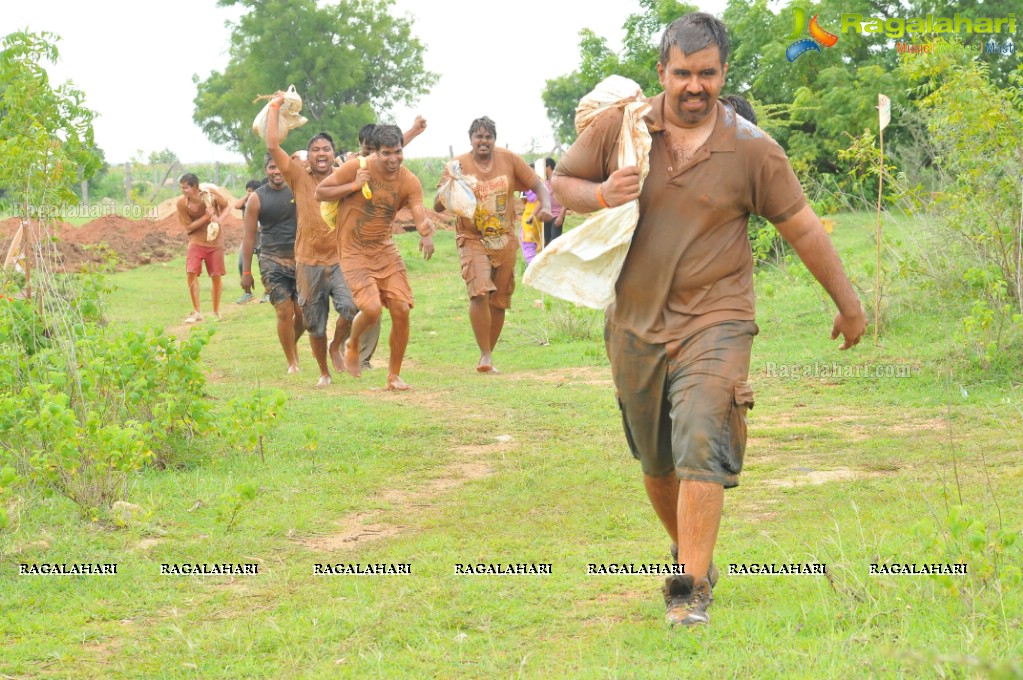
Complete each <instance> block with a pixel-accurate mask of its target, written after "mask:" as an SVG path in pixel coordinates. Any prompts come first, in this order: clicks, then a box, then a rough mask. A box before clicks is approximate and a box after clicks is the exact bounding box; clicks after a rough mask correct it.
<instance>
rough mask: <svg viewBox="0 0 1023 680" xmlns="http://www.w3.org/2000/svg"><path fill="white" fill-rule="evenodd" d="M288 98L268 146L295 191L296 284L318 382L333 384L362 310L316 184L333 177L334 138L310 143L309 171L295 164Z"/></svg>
mask: <svg viewBox="0 0 1023 680" xmlns="http://www.w3.org/2000/svg"><path fill="white" fill-rule="evenodd" d="M283 102H284V94H283V93H280V92H278V93H277V95H276V96H275V97H274V99H272V100H271V101H270V115H269V116H267V123H266V148H267V151H269V152H270V155H271V156H272V157H273V161H274V163H276V164H277V167H278V169H279V170H280V171H281V174H282V175H284V181H285V182H287V184H288V186H289V187H291V191H292V193H293V194H294V195H295V209H296V212H297V217H298V229H297V231H296V232H295V285H296V288H297V290H298V304H299V306H300V307H301V308H302V318H303V320H304V321H305V328H306V331H308V333H309V344H310V346H311V347H312V350H313V357H314V358H315V359H316V364H317V365H318V366H319V367H320V380H319V382H318V383H317V384H316V385H317V387H325V386H326V385H329V384H330V382H331V378H330V368H329V367H328V365H327V354H328V351H329V354H330V358H331V361H332V362H333V363H334V369H335V370H337V371H343V370H344V363H343V361H342V357H341V343H342V342H344V340H345V338H346V337H348V332H349V331H350V330H351V323H352V319H354V318H355V315H356V314H357V313H358V311H359V310H358V308H357V307H356V306H355V302H354V300H353V299H352V293H351V291H350V290H349V289H348V285H347V284H346V283H345V279H344V276H343V275H342V274H341V266H340V264H339V262H338V257H337V235H336V234H334V233H333V231H332V230H331V229H330V228H328V227H327V223H326V222H324V221H323V216H322V215H321V214H320V202H319V201H317V200H316V198H315V196H314V194H315V193H316V185H317V184H319V183H320V182H322V181H323V180H324V179H326V178H327V176H328V175H330V172H331V165H332V164H333V163H334V140H333V139H331V137H330V135H328V134H327V133H325V132H321V133H319V134H317V135H314V136H313V137H312V139H310V140H309V144H308V145H307V146H306V153H307V161H308V163H309V167H308V169H307V168H306V167H304V166H303V165H302V164H301V163H294V162H292V160H291V157H290V156H288V153H287V152H286V151H285V150H284V149H282V148H281V145H280V131H279V129H278V125H279V124H278V115H277V114H278V111H279V110H280V107H281V104H282V103H283ZM331 302H333V303H334V309H335V310H336V311H337V313H338V319H337V321H336V323H335V325H334V337H333V338H332V339H331V341H330V346H329V348H328V346H327V318H328V314H329V312H330V304H331Z"/></svg>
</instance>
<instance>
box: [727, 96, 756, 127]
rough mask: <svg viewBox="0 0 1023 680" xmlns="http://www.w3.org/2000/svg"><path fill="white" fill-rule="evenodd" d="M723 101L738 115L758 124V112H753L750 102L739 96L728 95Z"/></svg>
mask: <svg viewBox="0 0 1023 680" xmlns="http://www.w3.org/2000/svg"><path fill="white" fill-rule="evenodd" d="M721 101H723V102H725V103H726V104H728V105H729V106H731V107H732V108H733V109H734V110H735V112H736V113H737V114H739V115H740V116H742V117H743V118H745V119H746V120H748V121H749V122H751V123H753V124H754V125H756V124H757V112H756V111H754V110H753V105H752V104H750V103H749V101H748V100H747V99H746V98H745V97H742V96H740V95H737V94H726V95H724V96H723V97H721Z"/></svg>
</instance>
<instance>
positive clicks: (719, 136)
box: [553, 13, 866, 625]
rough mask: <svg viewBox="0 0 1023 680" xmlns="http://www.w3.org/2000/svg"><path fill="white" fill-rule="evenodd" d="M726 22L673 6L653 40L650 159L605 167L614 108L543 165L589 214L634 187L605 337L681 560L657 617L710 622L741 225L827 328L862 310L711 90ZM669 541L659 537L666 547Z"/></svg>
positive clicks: (735, 453)
mask: <svg viewBox="0 0 1023 680" xmlns="http://www.w3.org/2000/svg"><path fill="white" fill-rule="evenodd" d="M727 60H728V35H727V32H726V29H725V26H724V24H723V23H722V22H721V21H719V20H718V19H715V18H714V17H712V16H710V15H708V14H703V13H693V14H687V15H685V16H683V17H681V18H679V19H677V20H675V21H674V22H673V23H672V24H671V25H670V26H669V27H668V29H667V30H666V31H665V33H664V35H663V37H662V39H661V53H660V59H659V61H658V64H657V73H658V77H659V79H660V83H661V85H662V87H663V88H664V92H663V93H662V94H660V95H657V96H656V97H653V98H651V99H650V100H649V103H650V105H651V111H650V112H649V113H647V114H646V116H645V122H646V126H647V128H648V130H649V131H650V134H651V138H652V143H651V148H650V155H649V167H650V172H649V175H648V176H647V177H646V180H645V181H644V182H643V184H642V191H641V190H640V173H639V170H638V169H637V168H636V167H622V168H619V167H617V165H618V164H617V148H616V147H617V141H618V135H619V131H620V129H621V125H622V111H621V109H617V108H616V109H612V110H610V111H608V112H607V113H605V114H603V115H602V116H601V117H600V118H598V119H597V120H596V121H594V122H593V123H592V124H591V125H589V127H587V128H586V130H585V131H584V132H583V133H582V134H581V135H580V137H579V139H578V140H577V141H576V143H575V144H573V145H572V148H571V149H570V150H569V152H568V153H567V154H566V155H565V156H564V157H563V158H562V159H561V162H560V164H559V165H558V167H557V169H556V170H555V173H554V181H553V187H554V192H555V194H557V197H558V200H559V201H560V202H561V203H562V204H563V205H564V206H565V207H566V208H568V209H570V210H573V211H578V212H592V211H595V210H600V209H601V208H607V207H615V206H619V205H623V204H625V203H627V202H629V201H633V200H636V199H637V198H638V199H639V222H638V224H637V226H636V230H635V233H634V235H633V237H632V244H631V246H630V248H629V251H628V255H627V256H626V259H625V262H624V265H623V266H622V270H621V274H620V276H619V277H618V280H617V284H616V287H615V295H616V301H615V302H614V303H613V304H612V305H611V306H610V307H608V309H607V312H606V316H607V321H606V326H605V333H604V335H605V342H606V345H607V352H608V357H609V358H610V360H611V371H612V375H613V377H614V382H615V387H616V391H617V393H618V399H619V404H620V406H621V409H622V415H623V421H624V425H625V434H626V439H627V440H628V443H629V446H630V448H631V450H632V453H633V455H634V456H635V457H636V458H637V459H639V460H640V462H641V465H642V469H643V475H644V480H643V481H644V485H645V487H646V492H647V495H648V497H649V498H650V502H651V504H652V505H653V507H654V510H655V511H656V513H657V515H658V517H659V518H660V520H661V522H662V523H663V524H664V527H665V529H666V530H667V532H668V535H669V536H670V537H671V539H672V541H673V543H674V544H675V545H677V546H678V548H677V550H678V558H677V560H678V563H679V564H683V565H684V573H683V574H678V575H673V576H671V577H669V578H668V579H667V581H666V583H665V585H664V587H663V594H664V600H665V604H666V607H667V615H666V617H667V620H668V622H669V623H671V624H682V625H693V624H701V623H709V622H710V616H709V614H708V611H707V608H708V607H709V606H710V604H711V602H712V601H713V595H712V588H713V586H714V584H715V583H716V581H717V573H716V570H715V569H714V567H713V565H712V557H713V553H714V546H715V543H716V542H717V534H718V527H719V525H720V521H721V510H722V507H723V504H724V489H725V488H731V487H734V486H737V485H738V483H739V482H738V478H739V472H740V471H741V469H742V462H743V455H744V453H745V449H746V412H747V410H748V409H750V408H752V406H753V392H752V390H751V389H750V386H749V383H748V382H747V380H748V374H749V360H750V350H751V347H752V343H753V337H754V336H755V335H756V334H757V332H758V330H759V329H758V328H757V325H756V323H754V305H753V302H754V300H753V256H752V253H751V251H750V246H749V240H748V236H747V231H746V225H747V222H748V220H749V216H750V215H751V214H756V215H762V216H764V217H765V218H767V219H769V220H770V221H771V222H772V223H774V225H775V226H776V227H777V228H778V231H779V233H781V235H782V236H783V237H784V238H785V239H786V240H787V241H788V242H789V243H791V244H792V246H793V248H794V249H795V251H796V253H797V254H798V255H799V257H800V258H801V259H802V261H803V262H804V264H806V266H807V268H808V269H809V270H810V272H811V273H812V274H813V275H814V277H815V278H816V279H817V280H818V281H819V282H820V283H821V285H822V286H824V288H825V290H827V292H828V294H829V295H830V296H831V298H832V300H833V301H834V302H835V305H836V306H837V307H838V314H837V315H836V316H835V320H834V326H833V328H832V333H831V337H832V339H834V338H837V337H838V336H839V335H842V336H844V340H845V341H844V343H843V344H842V346H841V349H847V348H849V347H852V346H853V345H855V344H856V343H857V342H859V340H860V336H861V335H862V334H863V331H864V328H865V326H866V318H865V316H864V313H863V309H862V306H861V305H860V301H859V299H858V298H857V296H856V293H855V292H854V290H853V288H852V285H851V284H850V283H849V279H848V278H847V277H846V275H845V272H844V270H843V268H842V264H841V262H840V261H839V259H838V255H837V254H836V252H835V249H834V247H833V246H832V244H831V242H830V240H829V239H828V237H827V234H826V233H825V232H824V229H823V227H822V226H821V223H820V220H819V219H818V218H817V216H816V215H815V214H814V212H813V210H812V209H811V208H810V207H809V205H808V204H807V202H806V199H805V197H804V196H803V191H802V188H801V187H800V185H799V182H798V180H797V179H796V177H795V175H794V174H793V172H792V169H791V167H790V166H789V163H788V159H787V158H786V156H785V153H784V152H783V151H782V149H781V147H779V146H778V144H777V143H775V142H774V140H772V139H771V138H770V137H768V136H767V135H766V134H765V133H764V132H763V131H762V130H760V129H759V128H757V127H756V126H754V125H753V124H752V123H749V122H748V121H745V120H744V119H742V118H739V117H737V116H736V115H735V113H734V111H733V110H732V109H730V108H727V107H725V106H723V105H722V104H720V103H719V102H718V95H719V94H720V92H721V89H722V87H723V86H724V82H725V74H726V72H727V70H728V62H727ZM675 545H673V546H672V547H673V549H674V548H675Z"/></svg>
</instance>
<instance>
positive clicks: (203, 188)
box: [199, 182, 220, 241]
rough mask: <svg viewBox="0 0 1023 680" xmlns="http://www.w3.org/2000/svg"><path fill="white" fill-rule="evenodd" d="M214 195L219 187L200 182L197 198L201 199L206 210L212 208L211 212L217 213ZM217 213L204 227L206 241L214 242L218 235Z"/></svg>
mask: <svg viewBox="0 0 1023 680" xmlns="http://www.w3.org/2000/svg"><path fill="white" fill-rule="evenodd" d="M215 193H219V187H217V185H216V184H212V183H210V182H201V183H200V184H199V198H200V199H202V202H203V204H204V205H205V206H206V207H207V208H213V211H214V212H215V213H217V199H216V197H215V196H214V194H215ZM219 216H220V215H219V213H217V215H215V216H214V217H213V219H211V220H210V223H209V224H208V225H206V240H207V241H216V240H217V236H218V235H219V234H220V223H219V222H217V218H218V217H219Z"/></svg>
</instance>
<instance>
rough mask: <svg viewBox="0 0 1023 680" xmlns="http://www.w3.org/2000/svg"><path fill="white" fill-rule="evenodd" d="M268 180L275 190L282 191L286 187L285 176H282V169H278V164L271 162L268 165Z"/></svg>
mask: <svg viewBox="0 0 1023 680" xmlns="http://www.w3.org/2000/svg"><path fill="white" fill-rule="evenodd" d="M265 169H266V179H267V181H268V182H270V187H271V188H273V189H280V188H281V187H283V186H284V175H282V174H281V169H280V168H278V167H277V164H276V163H274V162H273V161H270V162H269V163H267V164H266V168H265Z"/></svg>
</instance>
